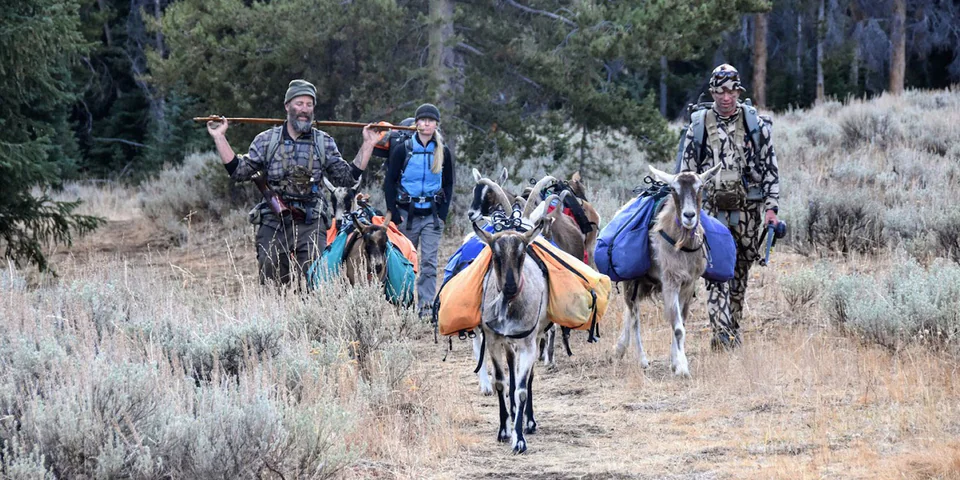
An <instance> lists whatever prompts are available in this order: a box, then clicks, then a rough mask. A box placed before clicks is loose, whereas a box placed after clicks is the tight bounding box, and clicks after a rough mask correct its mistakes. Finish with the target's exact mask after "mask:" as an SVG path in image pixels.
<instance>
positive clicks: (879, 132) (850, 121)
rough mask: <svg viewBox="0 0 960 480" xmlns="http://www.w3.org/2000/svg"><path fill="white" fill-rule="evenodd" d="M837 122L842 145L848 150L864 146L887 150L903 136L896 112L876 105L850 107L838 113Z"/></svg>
mask: <svg viewBox="0 0 960 480" xmlns="http://www.w3.org/2000/svg"><path fill="white" fill-rule="evenodd" d="M838 122H839V124H840V129H841V130H842V131H843V143H844V145H845V146H846V147H847V148H849V149H854V148H856V147H859V146H861V145H864V144H866V145H876V146H879V147H881V148H888V147H892V146H895V145H897V143H899V142H900V141H901V140H902V139H903V136H904V134H903V128H902V127H901V126H900V123H899V121H898V118H897V115H896V112H894V111H893V109H891V108H884V107H882V106H879V105H877V104H854V105H850V106H848V107H847V108H846V109H844V110H843V112H841V113H840V118H839V120H838Z"/></svg>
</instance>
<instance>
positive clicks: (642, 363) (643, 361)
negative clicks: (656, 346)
mask: <svg viewBox="0 0 960 480" xmlns="http://www.w3.org/2000/svg"><path fill="white" fill-rule="evenodd" d="M649 366H650V360H647V359H646V357H644V358H641V359H640V368H648V367H649Z"/></svg>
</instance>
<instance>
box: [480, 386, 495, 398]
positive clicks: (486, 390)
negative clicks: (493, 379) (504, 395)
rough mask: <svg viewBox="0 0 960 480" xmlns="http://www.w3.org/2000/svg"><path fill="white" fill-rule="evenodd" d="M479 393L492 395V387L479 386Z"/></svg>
mask: <svg viewBox="0 0 960 480" xmlns="http://www.w3.org/2000/svg"><path fill="white" fill-rule="evenodd" d="M480 395H483V396H484V397H489V396H490V395H493V387H490V386H481V387H480Z"/></svg>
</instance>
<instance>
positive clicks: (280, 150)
mask: <svg viewBox="0 0 960 480" xmlns="http://www.w3.org/2000/svg"><path fill="white" fill-rule="evenodd" d="M281 132H282V136H281V140H280V143H279V145H278V146H277V151H276V153H275V154H274V155H273V158H269V159H268V158H265V157H266V156H267V149H268V146H269V144H270V139H271V137H272V136H273V135H274V129H269V130H265V131H263V132H260V134H258V135H257V136H256V138H254V139H253V142H252V143H251V144H250V150H249V152H248V153H247V154H244V155H237V157H236V160H237V161H238V162H237V164H236V169H234V170H232V171H231V172H230V175H231V177H232V178H233V179H234V180H237V181H244V180H247V179H249V178H250V175H252V174H253V173H254V172H257V171H266V172H267V183H268V184H270V185H277V184H281V183H282V181H283V180H284V178H285V177H286V176H287V175H288V174H289V171H290V170H291V169H294V168H296V167H300V168H301V169H306V168H307V167H308V166H309V164H310V157H311V155H312V156H313V171H312V172H310V174H311V175H312V176H314V177H316V178H318V179H319V178H321V175H322V176H326V177H327V179H328V180H330V182H331V183H333V184H334V185H337V186H347V187H349V186H352V185H353V184H354V183H356V180H357V179H358V178H359V177H360V174H361V173H362V171H361V170H360V169H358V168H356V167H355V166H353V165H351V164H349V163H347V161H346V160H344V159H343V156H341V155H340V149H338V148H337V143H336V142H335V141H334V140H333V137H331V136H330V135H328V134H327V133H326V132H324V131H322V130H318V129H316V128H314V129H313V131H312V132H310V133H305V134H302V135H300V137H299V138H297V139H296V140H294V139H293V138H292V137H290V135H289V133H288V132H287V129H286V124H284V126H283V128H281ZM314 135H322V136H323V137H322V142H321V143H320V144H321V145H322V146H323V149H324V152H323V155H324V158H321V156H320V154H319V153H318V152H316V151H315V149H314ZM284 157H285V158H286V161H287V171H284V162H283V160H284ZM228 171H229V168H228Z"/></svg>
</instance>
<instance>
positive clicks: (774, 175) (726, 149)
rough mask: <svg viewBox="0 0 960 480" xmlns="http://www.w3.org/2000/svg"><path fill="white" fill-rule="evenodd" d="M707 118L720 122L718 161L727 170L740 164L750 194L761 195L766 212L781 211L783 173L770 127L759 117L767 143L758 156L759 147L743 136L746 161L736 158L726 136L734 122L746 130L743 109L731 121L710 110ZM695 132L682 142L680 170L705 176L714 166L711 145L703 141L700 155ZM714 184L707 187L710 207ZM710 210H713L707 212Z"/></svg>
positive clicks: (706, 201)
mask: <svg viewBox="0 0 960 480" xmlns="http://www.w3.org/2000/svg"><path fill="white" fill-rule="evenodd" d="M706 114H707V115H715V118H716V119H717V135H718V137H719V138H720V154H719V156H718V158H719V159H720V161H721V162H722V163H723V164H724V165H727V166H731V165H733V163H732V162H739V164H738V166H739V167H740V169H741V171H742V172H743V176H744V178H745V180H746V187H747V189H748V190H754V191H757V190H758V191H759V194H760V198H759V199H758V200H762V201H763V205H764V207H763V208H764V209H765V210H769V209H773V208H779V202H780V172H779V169H778V167H777V154H776V152H775V151H774V148H773V138H772V136H771V135H772V134H771V130H770V124H769V123H768V122H767V121H766V120H764V119H763V117H760V135H761V136H762V138H763V139H764V140H765V141H762V142H761V145H760V146H759V147H760V151H759V152H757V148H756V146H754V145H753V141H751V139H750V135H744V137H743V139H744V141H743V146H742V148H741V151H742V152H743V157H744V158H737V152H736V149H735V148H733V146H732V145H730V136H729V135H728V134H727V132H729V131H732V128H733V125H734V122H739V123H738V124H737V128H740V129H743V130H745V129H746V126H745V125H744V120H743V113H742V107H740V108H739V109H738V110H737V113H736V114H735V115H732V116H731V117H729V118H724V117H721V116H720V115H719V114H718V113H717V112H716V111H715V110H712V109H711V110H710V111H708V112H707V113H706ZM693 135H694V133H693V129H692V128H688V129H687V135H686V138H684V139H683V147H682V149H683V159H682V161H681V167H680V169H681V170H692V171H695V172H698V173H703V172H705V171H707V170H709V169H710V168H711V167H713V165H714V158H713V149H712V147H711V142H709V141H707V139H704V142H703V147H702V148H703V152H699V155H698V152H697V147H696V145H694V141H693V140H694V139H693ZM713 188H714V187H713V182H707V185H705V186H704V192H705V196H704V200H705V203H707V204H708V206H709V204H710V199H711V198H713ZM707 210H710V208H707Z"/></svg>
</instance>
